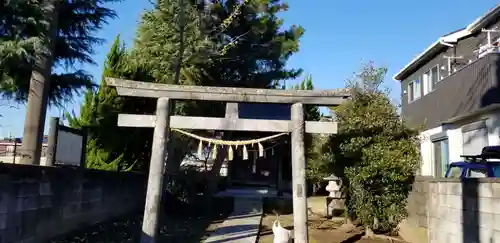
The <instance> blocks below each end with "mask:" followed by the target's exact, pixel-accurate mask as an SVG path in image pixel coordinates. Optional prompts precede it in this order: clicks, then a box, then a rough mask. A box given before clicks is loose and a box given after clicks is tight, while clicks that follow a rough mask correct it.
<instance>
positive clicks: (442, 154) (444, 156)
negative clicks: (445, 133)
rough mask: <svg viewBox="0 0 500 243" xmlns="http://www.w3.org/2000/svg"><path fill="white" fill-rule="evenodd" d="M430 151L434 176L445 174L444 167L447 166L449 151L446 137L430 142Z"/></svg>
mask: <svg viewBox="0 0 500 243" xmlns="http://www.w3.org/2000/svg"><path fill="white" fill-rule="evenodd" d="M432 147H433V148H432V152H433V159H434V166H435V173H434V175H435V176H436V177H444V176H445V175H446V169H447V168H448V164H449V163H450V160H449V152H448V138H444V139H441V140H437V141H433V142H432Z"/></svg>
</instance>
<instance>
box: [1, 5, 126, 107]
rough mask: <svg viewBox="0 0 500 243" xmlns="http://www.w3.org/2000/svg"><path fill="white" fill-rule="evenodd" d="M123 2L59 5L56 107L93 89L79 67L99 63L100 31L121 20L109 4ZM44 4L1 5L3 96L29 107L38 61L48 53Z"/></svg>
mask: <svg viewBox="0 0 500 243" xmlns="http://www.w3.org/2000/svg"><path fill="white" fill-rule="evenodd" d="M117 1H120V0H96V1H86V0H76V1H75V0H63V1H61V3H60V6H59V18H58V19H59V21H58V31H57V38H56V47H55V51H54V53H53V54H54V66H53V70H55V68H57V67H61V68H62V69H63V70H64V72H62V73H56V72H54V71H53V72H52V75H51V84H52V85H51V92H50V101H51V104H55V105H62V103H63V102H65V101H68V100H70V99H71V98H72V97H73V95H74V94H76V93H78V92H79V90H81V89H82V88H89V87H92V85H93V84H92V80H91V76H90V75H89V74H87V73H86V72H85V71H83V70H81V69H78V68H76V66H75V64H76V63H93V61H92V59H91V55H92V53H93V45H95V44H100V43H101V42H102V40H101V39H99V38H96V37H95V36H94V34H95V32H96V31H97V30H98V29H100V28H101V27H102V25H103V24H105V23H106V20H107V19H109V18H113V17H115V12H114V11H113V10H111V9H109V8H105V7H104V4H106V3H109V2H117ZM39 6H40V0H26V1H2V2H1V3H0V91H1V92H2V95H3V96H5V97H7V98H9V99H13V100H15V101H18V102H25V101H26V99H27V95H28V91H29V81H30V76H31V70H32V68H33V63H34V60H35V57H36V56H37V55H40V54H42V53H44V52H45V51H47V50H44V49H43V48H41V47H42V46H43V45H40V43H41V41H42V39H43V38H42V37H43V36H42V33H43V30H44V26H45V25H46V23H45V22H44V16H43V12H42V9H40V7H39Z"/></svg>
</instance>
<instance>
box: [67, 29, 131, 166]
mask: <svg viewBox="0 0 500 243" xmlns="http://www.w3.org/2000/svg"><path fill="white" fill-rule="evenodd" d="M126 55H127V53H126V49H125V46H124V45H123V44H122V43H121V41H120V36H117V37H116V38H115V41H114V43H113V45H112V47H111V49H110V51H109V53H108V55H107V58H106V61H105V63H104V70H103V74H102V80H101V84H100V86H99V89H98V90H96V91H94V90H92V89H89V90H87V91H86V92H85V99H84V102H83V103H82V105H81V108H80V115H79V117H77V116H76V115H75V114H73V115H70V114H66V117H67V119H68V121H69V124H70V126H72V127H76V128H86V129H88V130H89V140H88V144H87V154H86V167H87V168H93V169H103V170H127V169H131V167H130V166H131V164H128V163H127V162H128V161H125V154H124V153H122V151H121V150H122V149H123V147H122V145H123V140H122V139H116V137H115V136H116V134H120V133H121V132H122V130H123V129H122V128H118V127H117V120H118V113H119V112H120V111H122V110H123V104H124V99H123V98H120V97H118V95H117V93H116V89H115V88H113V87H109V86H107V85H106V82H105V80H104V78H105V77H120V76H122V75H123V73H124V71H123V70H124V67H123V65H124V61H125V58H126ZM129 135H130V134H129ZM132 165H133V164H132Z"/></svg>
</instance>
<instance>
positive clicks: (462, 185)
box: [402, 177, 500, 243]
mask: <svg viewBox="0 0 500 243" xmlns="http://www.w3.org/2000/svg"><path fill="white" fill-rule="evenodd" d="M402 226H403V227H402V228H403V230H404V233H405V234H407V235H412V234H413V235H414V236H415V235H419V236H420V238H423V237H424V236H426V238H427V239H426V240H424V239H422V240H418V241H412V242H429V243H500V179H497V178H478V179H467V180H465V181H460V180H457V179H433V178H430V177H418V178H417V179H416V180H415V183H414V185H413V191H412V192H411V193H410V196H409V198H408V218H407V219H406V221H405V222H404V224H403V225H402ZM409 227H411V228H413V229H412V230H409V229H408V228H409ZM422 229H423V232H424V233H423V234H422V233H421V232H418V231H421V230H422ZM410 231H412V232H410ZM415 232H418V234H415ZM413 238H415V237H413Z"/></svg>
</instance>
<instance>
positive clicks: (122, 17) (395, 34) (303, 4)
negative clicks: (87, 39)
mask: <svg viewBox="0 0 500 243" xmlns="http://www.w3.org/2000/svg"><path fill="white" fill-rule="evenodd" d="M472 2H473V3H474V4H472ZM288 3H289V5H290V8H289V11H288V12H287V13H285V14H283V17H284V19H285V24H286V25H292V24H297V25H302V26H303V27H304V28H305V30H306V32H305V35H304V37H303V38H302V40H301V43H300V52H299V53H298V54H296V55H295V56H293V57H292V58H291V60H290V61H289V63H288V65H289V67H294V68H303V69H304V74H311V75H312V77H313V80H314V85H315V86H316V88H318V89H331V88H339V87H343V86H344V84H345V80H346V79H347V78H349V77H351V76H352V74H353V72H355V71H356V70H357V69H358V68H359V67H360V64H361V63H362V62H363V60H365V61H368V60H373V61H374V62H375V63H376V64H377V65H383V66H386V67H387V68H388V75H387V77H386V85H387V86H388V87H389V88H390V89H392V93H391V96H392V97H393V98H394V99H395V100H398V99H399V98H398V97H399V95H400V91H399V87H398V83H397V82H396V81H393V80H392V76H393V74H394V73H396V72H397V71H398V70H399V69H401V68H402V67H403V66H404V65H406V64H407V63H408V62H409V61H410V60H411V59H413V57H414V56H416V55H417V54H419V53H420V52H421V51H423V50H424V49H425V48H427V46H428V45H430V44H431V43H432V42H434V41H435V40H436V39H437V38H438V37H439V36H441V35H443V34H446V33H448V32H451V31H453V30H455V29H458V28H461V27H464V26H466V25H467V24H469V23H471V22H472V21H473V20H474V19H475V18H476V17H478V16H480V15H482V14H483V13H485V12H486V11H487V10H488V9H489V8H491V7H493V6H494V5H495V4H497V3H498V0H480V1H479V0H478V1H470V0H418V1H416V0H413V1H409V0H408V1H401V0H379V1H372V0H348V1H342V0H335V1H332V0H316V1H306V0H289V1H288ZM313 3H314V4H313ZM110 7H111V8H114V9H116V10H117V12H118V18H117V19H114V20H111V21H109V24H108V25H106V26H105V27H104V28H103V29H102V30H100V31H99V32H98V33H97V35H98V36H99V37H101V38H104V39H106V40H107V42H106V43H105V44H103V45H102V46H97V47H96V48H95V50H96V52H95V55H94V56H93V58H94V60H95V61H96V63H98V65H96V66H85V67H84V68H85V69H86V70H87V71H88V72H90V73H91V74H93V75H94V79H95V81H96V82H99V80H100V76H101V71H102V66H103V65H102V64H103V62H104V58H105V56H106V54H107V52H108V50H109V47H110V45H111V43H112V41H113V39H114V38H115V36H116V35H117V34H121V36H122V39H124V40H125V41H126V43H127V44H131V43H132V40H133V38H134V36H135V31H136V27H137V22H138V20H139V17H140V15H141V12H142V11H143V10H145V9H147V8H150V4H149V1H148V0H124V1H123V2H121V3H117V4H113V5H111V6H110ZM294 82H297V80H296V81H289V82H288V83H287V84H292V83H294ZM80 102H81V98H79V97H75V101H74V103H73V104H67V106H66V107H65V110H69V111H72V110H74V111H75V112H76V113H78V112H79V103H80ZM63 111H64V109H50V110H49V112H48V114H47V117H50V116H59V115H60V114H61V113H62V112H63ZM0 114H2V115H3V118H0V125H1V126H0V136H1V137H5V136H9V135H12V136H22V133H23V123H24V117H25V107H24V105H19V106H18V107H17V108H5V107H2V108H0ZM46 123H48V122H46ZM46 127H47V126H46Z"/></svg>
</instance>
